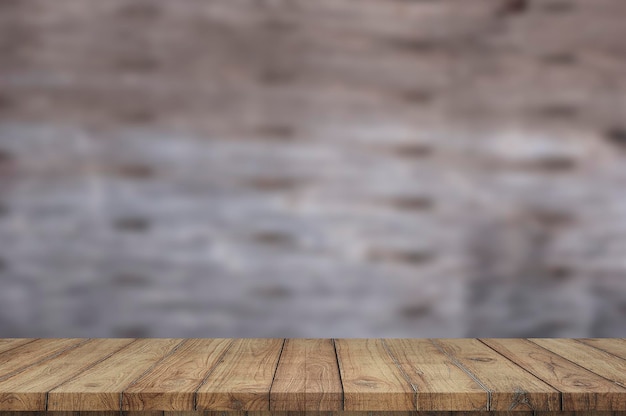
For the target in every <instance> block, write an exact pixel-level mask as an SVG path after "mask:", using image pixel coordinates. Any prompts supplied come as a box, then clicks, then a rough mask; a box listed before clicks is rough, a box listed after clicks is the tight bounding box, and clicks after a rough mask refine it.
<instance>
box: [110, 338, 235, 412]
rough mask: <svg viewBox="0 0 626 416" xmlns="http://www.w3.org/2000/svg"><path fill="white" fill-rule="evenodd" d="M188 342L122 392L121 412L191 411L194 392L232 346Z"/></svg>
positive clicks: (221, 341) (222, 341)
mask: <svg viewBox="0 0 626 416" xmlns="http://www.w3.org/2000/svg"><path fill="white" fill-rule="evenodd" d="M232 342H233V340H231V339H189V340H186V341H185V342H184V344H183V345H181V346H180V347H179V348H178V349H177V350H176V351H175V352H174V353H173V354H171V355H169V356H168V357H166V358H165V359H163V360H162V361H161V362H159V364H158V365H156V366H155V367H154V368H152V369H151V370H150V371H149V372H148V373H146V374H144V375H143V376H142V377H141V378H140V379H139V380H137V381H136V382H135V383H133V385H132V386H130V387H129V388H128V389H126V390H125V391H124V392H123V393H122V406H123V407H122V408H123V409H124V410H180V411H182V410H186V411H189V410H194V407H195V397H194V396H195V392H196V390H197V389H198V387H199V386H200V384H201V383H202V381H203V380H204V379H205V377H207V375H208V374H209V373H210V372H211V371H212V370H213V368H214V367H215V365H216V364H217V363H218V361H219V360H220V358H221V357H222V355H223V354H224V353H225V352H226V350H227V349H228V347H229V346H230V345H231V344H232Z"/></svg>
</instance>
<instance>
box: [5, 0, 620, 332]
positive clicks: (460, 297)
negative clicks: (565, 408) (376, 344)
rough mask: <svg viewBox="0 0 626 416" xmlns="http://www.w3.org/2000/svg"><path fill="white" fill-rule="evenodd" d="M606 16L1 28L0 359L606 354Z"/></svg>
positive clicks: (295, 3) (610, 109)
mask: <svg viewBox="0 0 626 416" xmlns="http://www.w3.org/2000/svg"><path fill="white" fill-rule="evenodd" d="M625 18H626V2H624V1H623V0H593V1H591V0H471V1H467V0H358V1H349V0H316V1H306V0H177V1H167V0H107V1H86V0H55V1H49V0H0V336H1V337H74V336H76V337H126V336H130V337H466V336H467V337H473V336H492V337H508V336H511V337H527V336H529V337H587V336H591V337H625V336H626V325H625V324H624V322H626V43H625V42H624V39H626V24H624V21H625V20H624V19H625Z"/></svg>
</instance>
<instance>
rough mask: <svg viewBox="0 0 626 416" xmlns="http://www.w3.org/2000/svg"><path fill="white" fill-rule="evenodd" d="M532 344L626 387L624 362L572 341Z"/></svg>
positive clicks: (551, 340) (563, 340)
mask: <svg viewBox="0 0 626 416" xmlns="http://www.w3.org/2000/svg"><path fill="white" fill-rule="evenodd" d="M530 340H531V341H532V342H534V343H535V344H537V345H541V346H542V347H544V348H546V349H548V350H550V351H552V352H554V353H556V354H558V355H560V356H562V357H565V358H567V359H568V360H570V361H572V362H575V363H576V364H578V365H580V366H581V367H584V368H586V369H587V370H590V371H592V372H594V373H596V374H598V375H600V376H602V377H604V378H607V379H609V380H612V381H614V382H615V383H617V384H619V385H620V386H622V387H626V360H624V359H622V358H619V357H616V356H615V355H613V354H609V353H608V352H606V351H602V350H599V349H597V348H595V347H592V346H590V345H587V344H583V343H581V342H577V341H575V340H572V339H557V338H531V339H530Z"/></svg>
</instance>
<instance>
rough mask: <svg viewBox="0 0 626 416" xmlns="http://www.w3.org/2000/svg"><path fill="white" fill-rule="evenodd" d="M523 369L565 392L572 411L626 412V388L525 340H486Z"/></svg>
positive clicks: (566, 405)
mask: <svg viewBox="0 0 626 416" xmlns="http://www.w3.org/2000/svg"><path fill="white" fill-rule="evenodd" d="M482 342H484V343H485V344H487V345H488V346H489V347H491V348H493V349H494V350H496V351H497V352H499V353H500V354H502V355H504V356H505V357H506V358H508V359H509V360H511V361H513V362H515V363H516V364H518V365H519V366H520V367H522V368H524V369H525V370H527V371H529V372H530V373H532V374H534V375H535V376H537V377H538V378H540V379H541V380H543V381H545V382H546V383H548V384H549V385H551V386H552V387H554V388H556V389H557V390H559V391H560V392H561V395H562V408H563V410H568V411H591V410H595V411H612V410H620V409H626V389H624V388H622V387H620V386H618V385H616V384H615V383H612V382H610V381H608V380H606V379H605V378H603V377H600V376H598V375H597V374H595V373H592V372H591V371H588V370H586V369H584V368H582V367H580V366H579V365H577V364H574V363H572V362H571V361H569V360H566V359H565V358H563V357H561V356H560V355H557V354H555V353H553V352H551V351H548V350H546V349H545V348H542V347H540V346H539V345H537V344H534V343H532V342H530V341H528V340H525V339H482Z"/></svg>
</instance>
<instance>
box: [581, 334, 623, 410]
mask: <svg viewBox="0 0 626 416" xmlns="http://www.w3.org/2000/svg"><path fill="white" fill-rule="evenodd" d="M577 341H578V342H582V343H583V344H587V345H591V346H592V347H595V348H597V349H600V350H602V351H606V352H608V353H609V354H613V355H617V356H618V357H620V358H624V359H626V339H623V338H580V339H578V340H577ZM625 410H626V409H625Z"/></svg>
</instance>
